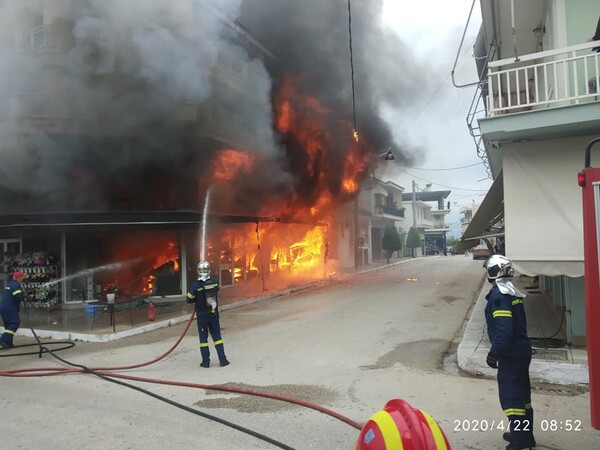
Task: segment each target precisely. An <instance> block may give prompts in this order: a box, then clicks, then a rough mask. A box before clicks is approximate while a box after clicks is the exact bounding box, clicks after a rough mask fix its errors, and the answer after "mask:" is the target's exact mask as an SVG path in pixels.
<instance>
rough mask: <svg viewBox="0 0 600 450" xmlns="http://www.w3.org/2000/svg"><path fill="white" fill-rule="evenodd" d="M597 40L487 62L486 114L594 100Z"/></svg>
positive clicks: (599, 83)
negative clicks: (595, 48)
mask: <svg viewBox="0 0 600 450" xmlns="http://www.w3.org/2000/svg"><path fill="white" fill-rule="evenodd" d="M599 45H600V44H599V43H598V42H588V43H586V44H580V45H574V46H571V47H564V48H559V49H555V50H548V51H545V52H539V53H533V54H530V55H524V56H521V57H519V58H518V59H517V60H515V59H514V58H510V59H503V60H499V61H492V62H490V63H488V76H487V84H488V91H489V93H490V95H488V97H487V105H486V106H487V107H486V110H487V114H486V117H494V116H497V115H500V114H510V113H517V112H524V111H531V110H536V109H549V108H556V107H562V106H570V105H577V104H583V103H589V102H598V101H599V100H600V97H599V88H600V53H598V52H592V51H591V49H592V48H593V47H597V46H599Z"/></svg>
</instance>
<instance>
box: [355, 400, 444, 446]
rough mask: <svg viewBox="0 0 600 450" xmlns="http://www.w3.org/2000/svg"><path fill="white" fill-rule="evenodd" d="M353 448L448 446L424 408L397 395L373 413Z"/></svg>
mask: <svg viewBox="0 0 600 450" xmlns="http://www.w3.org/2000/svg"><path fill="white" fill-rule="evenodd" d="M354 448H355V450H394V449H402V448H404V449H412V450H450V444H449V442H448V439H447V438H446V435H445V434H444V432H443V430H442V429H441V428H440V426H439V425H438V423H437V422H436V421H435V419H433V418H432V417H431V416H430V415H429V414H427V413H426V412H425V411H422V410H420V409H418V408H413V407H412V406H411V405H409V404H408V403H407V402H405V401H404V400H401V399H399V398H397V399H393V400H390V401H389V402H387V403H386V405H385V407H384V408H383V410H381V411H379V412H377V413H376V414H374V415H372V416H371V418H370V419H369V421H368V422H367V423H366V424H365V426H364V427H363V429H362V430H361V432H360V435H359V437H358V441H357V442H356V446H355V447H354Z"/></svg>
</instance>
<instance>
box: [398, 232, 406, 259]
mask: <svg viewBox="0 0 600 450" xmlns="http://www.w3.org/2000/svg"><path fill="white" fill-rule="evenodd" d="M398 234H399V235H400V241H401V242H402V245H404V243H405V242H406V235H407V234H408V233H407V232H406V231H404V229H403V228H402V227H398ZM400 250H402V247H400V248H399V249H398V258H400Z"/></svg>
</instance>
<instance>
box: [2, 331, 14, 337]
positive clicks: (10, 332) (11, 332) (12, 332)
mask: <svg viewBox="0 0 600 450" xmlns="http://www.w3.org/2000/svg"><path fill="white" fill-rule="evenodd" d="M4 332H5V333H6V334H12V335H13V336H14V335H15V332H14V331H13V330H4Z"/></svg>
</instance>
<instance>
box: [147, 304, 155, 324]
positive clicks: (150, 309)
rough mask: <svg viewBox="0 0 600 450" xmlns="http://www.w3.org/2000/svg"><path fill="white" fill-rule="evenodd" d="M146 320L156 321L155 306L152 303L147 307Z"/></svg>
mask: <svg viewBox="0 0 600 450" xmlns="http://www.w3.org/2000/svg"><path fill="white" fill-rule="evenodd" d="M148 320H149V321H150V322H154V321H155V320H156V306H154V305H153V304H152V303H150V304H149V305H148Z"/></svg>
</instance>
